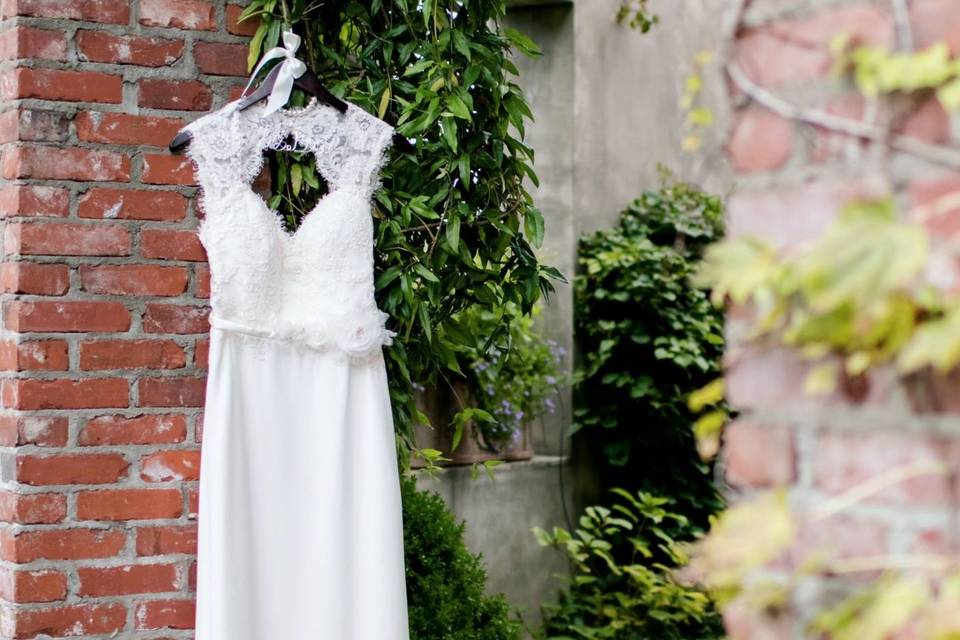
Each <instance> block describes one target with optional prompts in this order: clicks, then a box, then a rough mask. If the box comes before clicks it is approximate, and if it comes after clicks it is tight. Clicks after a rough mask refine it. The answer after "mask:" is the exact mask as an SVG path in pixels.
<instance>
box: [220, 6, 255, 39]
mask: <svg viewBox="0 0 960 640" xmlns="http://www.w3.org/2000/svg"><path fill="white" fill-rule="evenodd" d="M243 10H244V7H241V6H240V5H237V4H228V5H227V6H226V9H225V11H224V15H225V16H226V18H227V31H229V32H230V33H232V34H234V35H238V36H252V35H254V34H255V33H256V32H257V27H258V26H260V20H259V18H248V19H246V20H244V21H243V22H239V21H238V20H239V18H240V14H241V13H243Z"/></svg>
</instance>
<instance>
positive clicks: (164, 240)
mask: <svg viewBox="0 0 960 640" xmlns="http://www.w3.org/2000/svg"><path fill="white" fill-rule="evenodd" d="M140 254H141V255H142V256H143V257H144V258H151V259H161V260H191V261H198V262H205V261H206V260H207V252H206V250H205V249H204V248H203V244H202V243H201V242H200V238H199V237H198V236H197V232H196V231H195V230H193V229H144V230H143V231H142V232H141V233H140Z"/></svg>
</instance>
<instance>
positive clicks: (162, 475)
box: [140, 449, 200, 482]
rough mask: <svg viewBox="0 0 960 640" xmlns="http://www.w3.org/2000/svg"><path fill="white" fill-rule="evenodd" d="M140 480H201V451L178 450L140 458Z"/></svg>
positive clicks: (158, 452)
mask: <svg viewBox="0 0 960 640" xmlns="http://www.w3.org/2000/svg"><path fill="white" fill-rule="evenodd" d="M140 479H141V480H143V481H144V482H167V481H169V480H199V479H200V451H199V450H196V449H192V450H184V449H177V450H175V451H157V452H155V453H150V454H147V455H145V456H143V457H141V458H140Z"/></svg>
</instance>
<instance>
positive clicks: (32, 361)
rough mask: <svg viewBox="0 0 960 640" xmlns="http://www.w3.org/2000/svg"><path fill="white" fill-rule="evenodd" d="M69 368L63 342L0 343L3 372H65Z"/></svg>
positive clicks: (65, 344)
mask: <svg viewBox="0 0 960 640" xmlns="http://www.w3.org/2000/svg"><path fill="white" fill-rule="evenodd" d="M69 366H70V361H69V358H68V355H67V343H66V341H65V340H26V341H20V342H15V341H13V340H4V341H2V342H0V369H2V370H4V371H66V370H67V369H68V368H69Z"/></svg>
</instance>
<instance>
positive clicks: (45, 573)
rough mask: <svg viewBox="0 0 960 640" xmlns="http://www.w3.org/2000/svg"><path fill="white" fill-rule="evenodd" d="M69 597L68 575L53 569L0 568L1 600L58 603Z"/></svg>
mask: <svg viewBox="0 0 960 640" xmlns="http://www.w3.org/2000/svg"><path fill="white" fill-rule="evenodd" d="M66 597H67V574H65V573H64V572H62V571H56V570H53V569H37V570H23V571H16V570H14V569H12V568H6V567H5V568H0V599H3V600H6V601H7V602H56V601H58V600H63V599H65V598H66Z"/></svg>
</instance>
